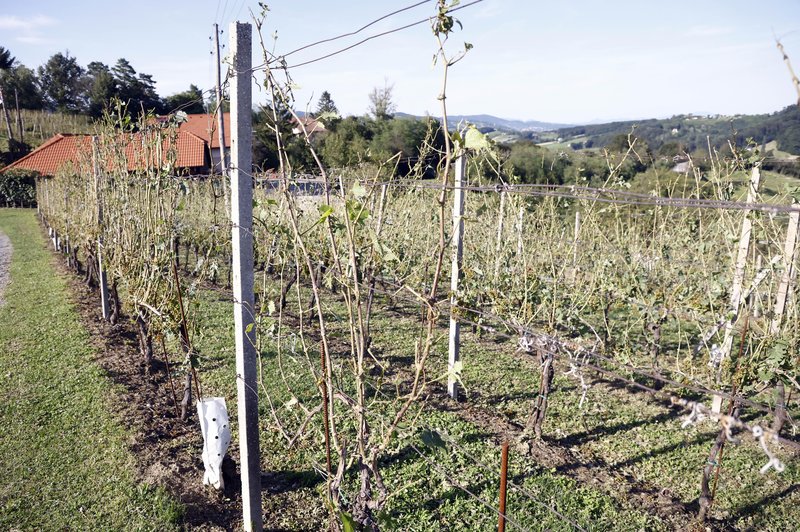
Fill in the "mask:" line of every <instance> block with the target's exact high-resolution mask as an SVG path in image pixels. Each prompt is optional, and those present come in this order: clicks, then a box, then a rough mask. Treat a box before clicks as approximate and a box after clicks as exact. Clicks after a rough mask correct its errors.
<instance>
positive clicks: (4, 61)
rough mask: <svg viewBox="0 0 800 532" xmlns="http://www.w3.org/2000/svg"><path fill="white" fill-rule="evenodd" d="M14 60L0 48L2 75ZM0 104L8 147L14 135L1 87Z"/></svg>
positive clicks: (0, 87) (0, 69)
mask: <svg viewBox="0 0 800 532" xmlns="http://www.w3.org/2000/svg"><path fill="white" fill-rule="evenodd" d="M15 60H16V59H15V58H14V57H13V56H12V55H11V52H9V51H8V50H7V49H5V48H3V47H2V46H0V71H2V73H3V74H5V73H6V71H8V70H10V69H11V67H12V66H13V65H14V61H15ZM0 102H1V103H2V104H3V115H4V117H5V119H6V135H8V142H9V146H10V143H11V141H12V140H13V139H14V133H13V132H12V131H11V120H10V117H9V116H8V104H7V103H6V98H5V93H4V92H3V87H2V86H0Z"/></svg>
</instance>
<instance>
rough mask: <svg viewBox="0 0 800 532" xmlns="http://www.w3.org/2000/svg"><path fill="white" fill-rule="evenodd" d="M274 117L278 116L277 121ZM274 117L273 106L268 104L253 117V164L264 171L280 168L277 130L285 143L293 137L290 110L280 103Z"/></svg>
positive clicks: (276, 107)
mask: <svg viewBox="0 0 800 532" xmlns="http://www.w3.org/2000/svg"><path fill="white" fill-rule="evenodd" d="M274 115H277V117H278V119H277V121H276V120H275V116H274ZM274 115H273V108H272V104H271V103H267V104H266V105H265V106H264V107H263V108H262V109H260V110H259V111H258V112H256V113H255V115H254V116H253V164H254V165H255V166H258V167H260V168H262V169H273V168H278V167H279V166H280V159H279V157H278V144H277V141H276V140H275V130H276V129H277V131H278V133H279V134H280V136H281V139H282V141H284V142H286V141H287V140H288V139H289V138H290V137H291V136H292V127H291V117H292V116H291V113H290V112H289V110H288V109H287V108H286V107H285V106H284V105H282V104H280V103H278V104H276V106H275V110H274Z"/></svg>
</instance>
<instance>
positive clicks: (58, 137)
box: [0, 133, 68, 172]
mask: <svg viewBox="0 0 800 532" xmlns="http://www.w3.org/2000/svg"><path fill="white" fill-rule="evenodd" d="M67 136H68V134H67V133H56V134H55V135H53V136H52V137H50V138H49V139H47V140H46V141H44V142H43V143H42V144H40V145H39V146H37V147H36V148H34V149H33V150H31V151H30V153H28V154H26V155H23V156H22V157H20V158H19V159H17V160H16V161H14V162H13V163H11V164H9V165H8V166H6V167H5V168H3V169H2V170H0V172H5V171H6V170H11V169H13V168H15V167H17V166H18V165H19V163H22V162H24V161H27V160H28V159H30V158H31V157H33V156H34V155H38V152H39V151H40V150H43V149H44V148H47V147H50V146H52V145H53V144H57V143H59V142H61V141H62V140H64V139H65V138H67Z"/></svg>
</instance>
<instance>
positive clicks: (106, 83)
mask: <svg viewBox="0 0 800 532" xmlns="http://www.w3.org/2000/svg"><path fill="white" fill-rule="evenodd" d="M86 70H87V78H88V80H87V85H88V90H87V99H88V112H89V114H90V115H91V116H94V117H99V116H101V115H102V114H103V111H104V110H105V109H106V107H107V106H108V103H109V102H110V101H111V99H112V98H113V97H115V96H117V93H118V92H119V91H118V88H117V81H116V80H115V79H114V76H113V75H112V74H111V70H110V69H109V68H108V66H107V65H105V64H104V63H101V62H99V61H92V62H91V63H89V65H88V66H87V67H86Z"/></svg>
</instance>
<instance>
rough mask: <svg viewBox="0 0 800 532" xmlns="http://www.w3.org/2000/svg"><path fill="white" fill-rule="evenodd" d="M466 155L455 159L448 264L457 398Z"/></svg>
mask: <svg viewBox="0 0 800 532" xmlns="http://www.w3.org/2000/svg"><path fill="white" fill-rule="evenodd" d="M466 163H467V158H466V155H459V156H458V158H457V159H456V160H455V174H456V175H455V189H454V193H453V261H452V263H451V266H450V337H449V341H448V358H447V369H448V373H447V393H449V394H450V397H452V398H453V399H455V400H458V382H457V379H456V378H455V366H456V362H458V361H459V360H460V358H461V357H460V349H461V326H460V324H459V323H458V320H457V319H456V317H455V313H454V310H455V308H456V305H457V304H458V281H459V279H460V278H461V263H462V257H463V255H464V188H463V187H464V173H465V170H466Z"/></svg>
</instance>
